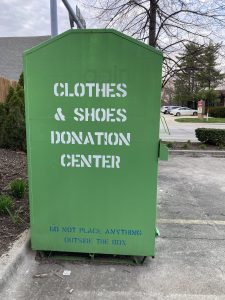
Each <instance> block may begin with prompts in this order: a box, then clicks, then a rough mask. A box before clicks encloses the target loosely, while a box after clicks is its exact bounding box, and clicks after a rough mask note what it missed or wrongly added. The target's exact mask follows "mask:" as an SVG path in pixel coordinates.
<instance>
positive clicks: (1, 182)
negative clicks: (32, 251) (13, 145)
mask: <svg viewBox="0 0 225 300" xmlns="http://www.w3.org/2000/svg"><path fill="white" fill-rule="evenodd" d="M17 178H21V179H24V180H25V181H26V182H27V162H26V154H25V153H23V152H16V151H11V150H6V149H0V195H10V189H9V184H10V182H11V181H12V180H14V179H17ZM12 199H13V208H12V213H15V212H16V211H18V210H19V211H20V214H19V216H20V218H21V219H22V220H20V221H18V222H16V223H15V224H14V223H13V222H12V218H11V217H10V216H9V215H8V214H4V215H3V214H1V215H0V256H1V255H2V254H3V253H5V252H6V251H7V250H8V248H9V247H10V244H11V243H12V242H14V241H15V240H16V239H17V237H18V236H19V235H20V234H21V233H22V232H23V231H24V230H25V229H26V228H28V227H29V208H28V191H26V193H25V196H24V198H23V199H15V198H13V197H12Z"/></svg>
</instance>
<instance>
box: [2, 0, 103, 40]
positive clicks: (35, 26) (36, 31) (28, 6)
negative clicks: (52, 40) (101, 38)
mask: <svg viewBox="0 0 225 300" xmlns="http://www.w3.org/2000/svg"><path fill="white" fill-rule="evenodd" d="M57 1H58V20H59V33H60V32H63V31H65V30H67V29H69V28H70V25H69V18H68V13H67V10H66V8H65V7H64V5H63V4H62V2H61V1H60V0H57ZM69 2H70V3H71V4H74V6H73V7H74V9H75V4H76V3H78V5H79V7H80V9H81V12H82V14H83V16H84V17H85V20H86V22H87V27H88V28H95V27H98V24H97V22H96V21H95V20H93V18H92V17H91V13H90V11H89V10H88V8H84V7H83V6H82V4H81V3H80V2H79V1H76V0H69ZM49 7H50V0H0V10H1V17H0V36H32V35H50V34H51V28H50V8H49Z"/></svg>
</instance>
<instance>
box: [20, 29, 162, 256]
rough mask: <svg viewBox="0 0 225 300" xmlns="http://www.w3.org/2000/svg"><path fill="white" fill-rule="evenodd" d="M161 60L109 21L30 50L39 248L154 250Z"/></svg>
mask: <svg viewBox="0 0 225 300" xmlns="http://www.w3.org/2000/svg"><path fill="white" fill-rule="evenodd" d="M161 67H162V53H161V52H159V51H157V50H155V49H154V48H152V47H149V46H147V45H145V44H143V43H140V42H138V41H136V40H135V39H132V38H130V37H128V36H126V35H124V34H121V33H119V32H117V31H115V30H106V29H104V30H69V31H67V32H65V33H63V34H61V35H59V36H57V37H55V38H52V39H50V40H48V41H46V42H44V43H42V44H40V45H38V46H36V47H34V48H32V49H30V50H28V51H26V52H25V54H24V77H25V106H26V130H27V154H28V173H29V201H30V219H31V242H32V248H33V249H36V250H51V251H68V252H83V253H103V254H123V255H137V256H139V255H140V256H154V252H155V223H156V194H157V193H156V192H157V166H158V157H159V152H160V147H159V118H160V91H161Z"/></svg>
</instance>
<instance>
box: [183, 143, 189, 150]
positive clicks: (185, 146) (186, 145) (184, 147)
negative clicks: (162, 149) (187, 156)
mask: <svg viewBox="0 0 225 300" xmlns="http://www.w3.org/2000/svg"><path fill="white" fill-rule="evenodd" d="M181 148H182V149H183V150H187V149H189V144H187V143H185V144H183V145H182V147H181Z"/></svg>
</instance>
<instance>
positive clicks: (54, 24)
mask: <svg viewBox="0 0 225 300" xmlns="http://www.w3.org/2000/svg"><path fill="white" fill-rule="evenodd" d="M61 1H62V3H63V4H64V6H65V7H66V9H67V11H68V14H69V21H70V27H71V28H73V27H74V23H76V25H77V28H82V29H84V28H86V22H85V20H84V18H83V16H82V15H81V12H80V9H79V8H78V7H77V6H76V12H74V10H73V8H72V6H71V5H70V3H69V1H68V0H61ZM50 15H51V36H52V37H54V36H56V35H58V16H57V0H50Z"/></svg>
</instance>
